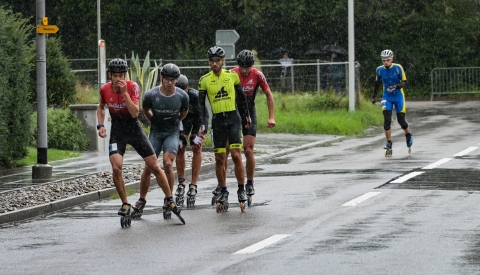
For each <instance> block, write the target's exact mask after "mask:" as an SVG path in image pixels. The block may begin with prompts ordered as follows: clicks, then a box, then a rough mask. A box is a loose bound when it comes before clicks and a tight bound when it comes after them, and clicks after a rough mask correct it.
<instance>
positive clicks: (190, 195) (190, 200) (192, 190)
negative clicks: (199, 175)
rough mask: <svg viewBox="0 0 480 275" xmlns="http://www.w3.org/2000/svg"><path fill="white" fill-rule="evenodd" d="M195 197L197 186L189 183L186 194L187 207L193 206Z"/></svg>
mask: <svg viewBox="0 0 480 275" xmlns="http://www.w3.org/2000/svg"><path fill="white" fill-rule="evenodd" d="M196 195H197V185H196V184H192V183H190V185H189V186H188V192H187V207H193V206H195V196H196Z"/></svg>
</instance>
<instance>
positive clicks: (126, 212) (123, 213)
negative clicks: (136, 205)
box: [118, 203, 132, 228]
mask: <svg viewBox="0 0 480 275" xmlns="http://www.w3.org/2000/svg"><path fill="white" fill-rule="evenodd" d="M131 208H132V205H131V204H129V203H123V204H122V207H121V208H120V210H118V215H119V216H120V225H121V226H122V228H124V227H129V226H130V225H131V224H132V218H131V217H130V209H131Z"/></svg>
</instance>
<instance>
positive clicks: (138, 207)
mask: <svg viewBox="0 0 480 275" xmlns="http://www.w3.org/2000/svg"><path fill="white" fill-rule="evenodd" d="M146 203H147V201H146V200H145V199H142V198H140V199H138V201H137V202H136V203H135V206H133V207H132V208H133V213H132V219H134V220H138V219H140V217H142V214H143V208H145V204H146Z"/></svg>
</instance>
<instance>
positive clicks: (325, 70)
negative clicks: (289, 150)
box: [69, 58, 359, 96]
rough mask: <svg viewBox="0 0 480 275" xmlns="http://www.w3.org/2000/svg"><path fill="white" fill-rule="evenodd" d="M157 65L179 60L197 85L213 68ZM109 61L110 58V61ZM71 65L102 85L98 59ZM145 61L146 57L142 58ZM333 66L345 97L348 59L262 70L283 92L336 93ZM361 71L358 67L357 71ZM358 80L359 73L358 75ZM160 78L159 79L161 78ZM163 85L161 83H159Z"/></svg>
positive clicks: (199, 63)
mask: <svg viewBox="0 0 480 275" xmlns="http://www.w3.org/2000/svg"><path fill="white" fill-rule="evenodd" d="M155 61H156V62H157V64H166V63H169V62H173V63H175V64H176V65H177V66H179V67H180V70H181V72H182V73H183V74H185V75H186V76H187V77H188V79H189V84H190V85H189V86H190V87H192V88H197V86H198V80H199V79H200V77H201V76H202V75H204V74H205V73H207V72H208V71H210V67H209V66H208V60H206V59H203V60H165V59H156V60H153V59H151V67H152V68H153V67H154V62H155ZM107 62H108V61H107ZM69 63H70V67H71V68H72V71H73V72H74V73H75V75H76V76H77V79H78V82H79V84H80V85H83V86H90V87H92V88H93V87H98V75H97V59H94V58H92V59H69ZM141 63H142V64H143V60H141ZM331 65H341V71H342V77H341V81H339V88H340V90H339V91H338V87H337V93H339V94H340V95H341V96H345V95H346V94H347V90H348V62H336V63H332V62H324V61H321V60H293V62H292V68H291V71H290V72H291V73H290V75H288V76H286V77H283V76H281V66H282V65H281V64H279V62H278V61H277V60H262V64H261V68H260V69H261V71H262V72H263V73H264V75H265V77H266V78H267V81H268V84H269V85H270V89H271V90H272V91H277V92H282V93H292V94H293V93H295V92H318V93H325V92H333V91H335V87H334V82H333V80H334V79H333V78H332V74H331V73H330V66H331ZM235 66H236V61H233V60H227V61H226V63H225V64H224V68H226V69H231V68H234V67H235ZM357 74H358V70H357ZM356 77H357V79H358V77H359V76H358V75H357V76H356ZM157 81H158V80H157ZM157 84H159V83H157Z"/></svg>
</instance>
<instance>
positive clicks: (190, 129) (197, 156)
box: [175, 74, 209, 207]
mask: <svg viewBox="0 0 480 275" xmlns="http://www.w3.org/2000/svg"><path fill="white" fill-rule="evenodd" d="M176 86H177V87H179V88H181V89H183V90H184V91H185V92H187V94H188V97H189V107H188V114H187V116H186V117H185V118H184V119H183V120H182V124H183V130H181V131H180V141H181V142H180V144H179V146H178V153H177V158H176V159H175V162H176V165H177V175H178V188H177V191H176V192H175V196H176V197H177V200H176V201H177V204H181V202H182V203H183V200H184V194H185V149H186V147H187V145H188V144H187V140H188V141H190V146H192V153H193V157H192V181H191V183H190V184H189V186H188V192H187V196H188V197H187V207H190V206H194V205H195V195H196V194H197V180H198V176H199V174H200V167H201V165H202V145H203V141H204V140H205V136H206V133H207V128H208V120H209V115H208V110H207V108H206V107H205V109H204V114H205V117H204V118H203V119H202V117H201V116H200V115H199V112H198V91H197V90H195V89H193V88H190V87H189V86H188V78H187V77H186V76H185V75H183V74H181V75H180V77H179V78H178V82H177V85H176Z"/></svg>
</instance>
